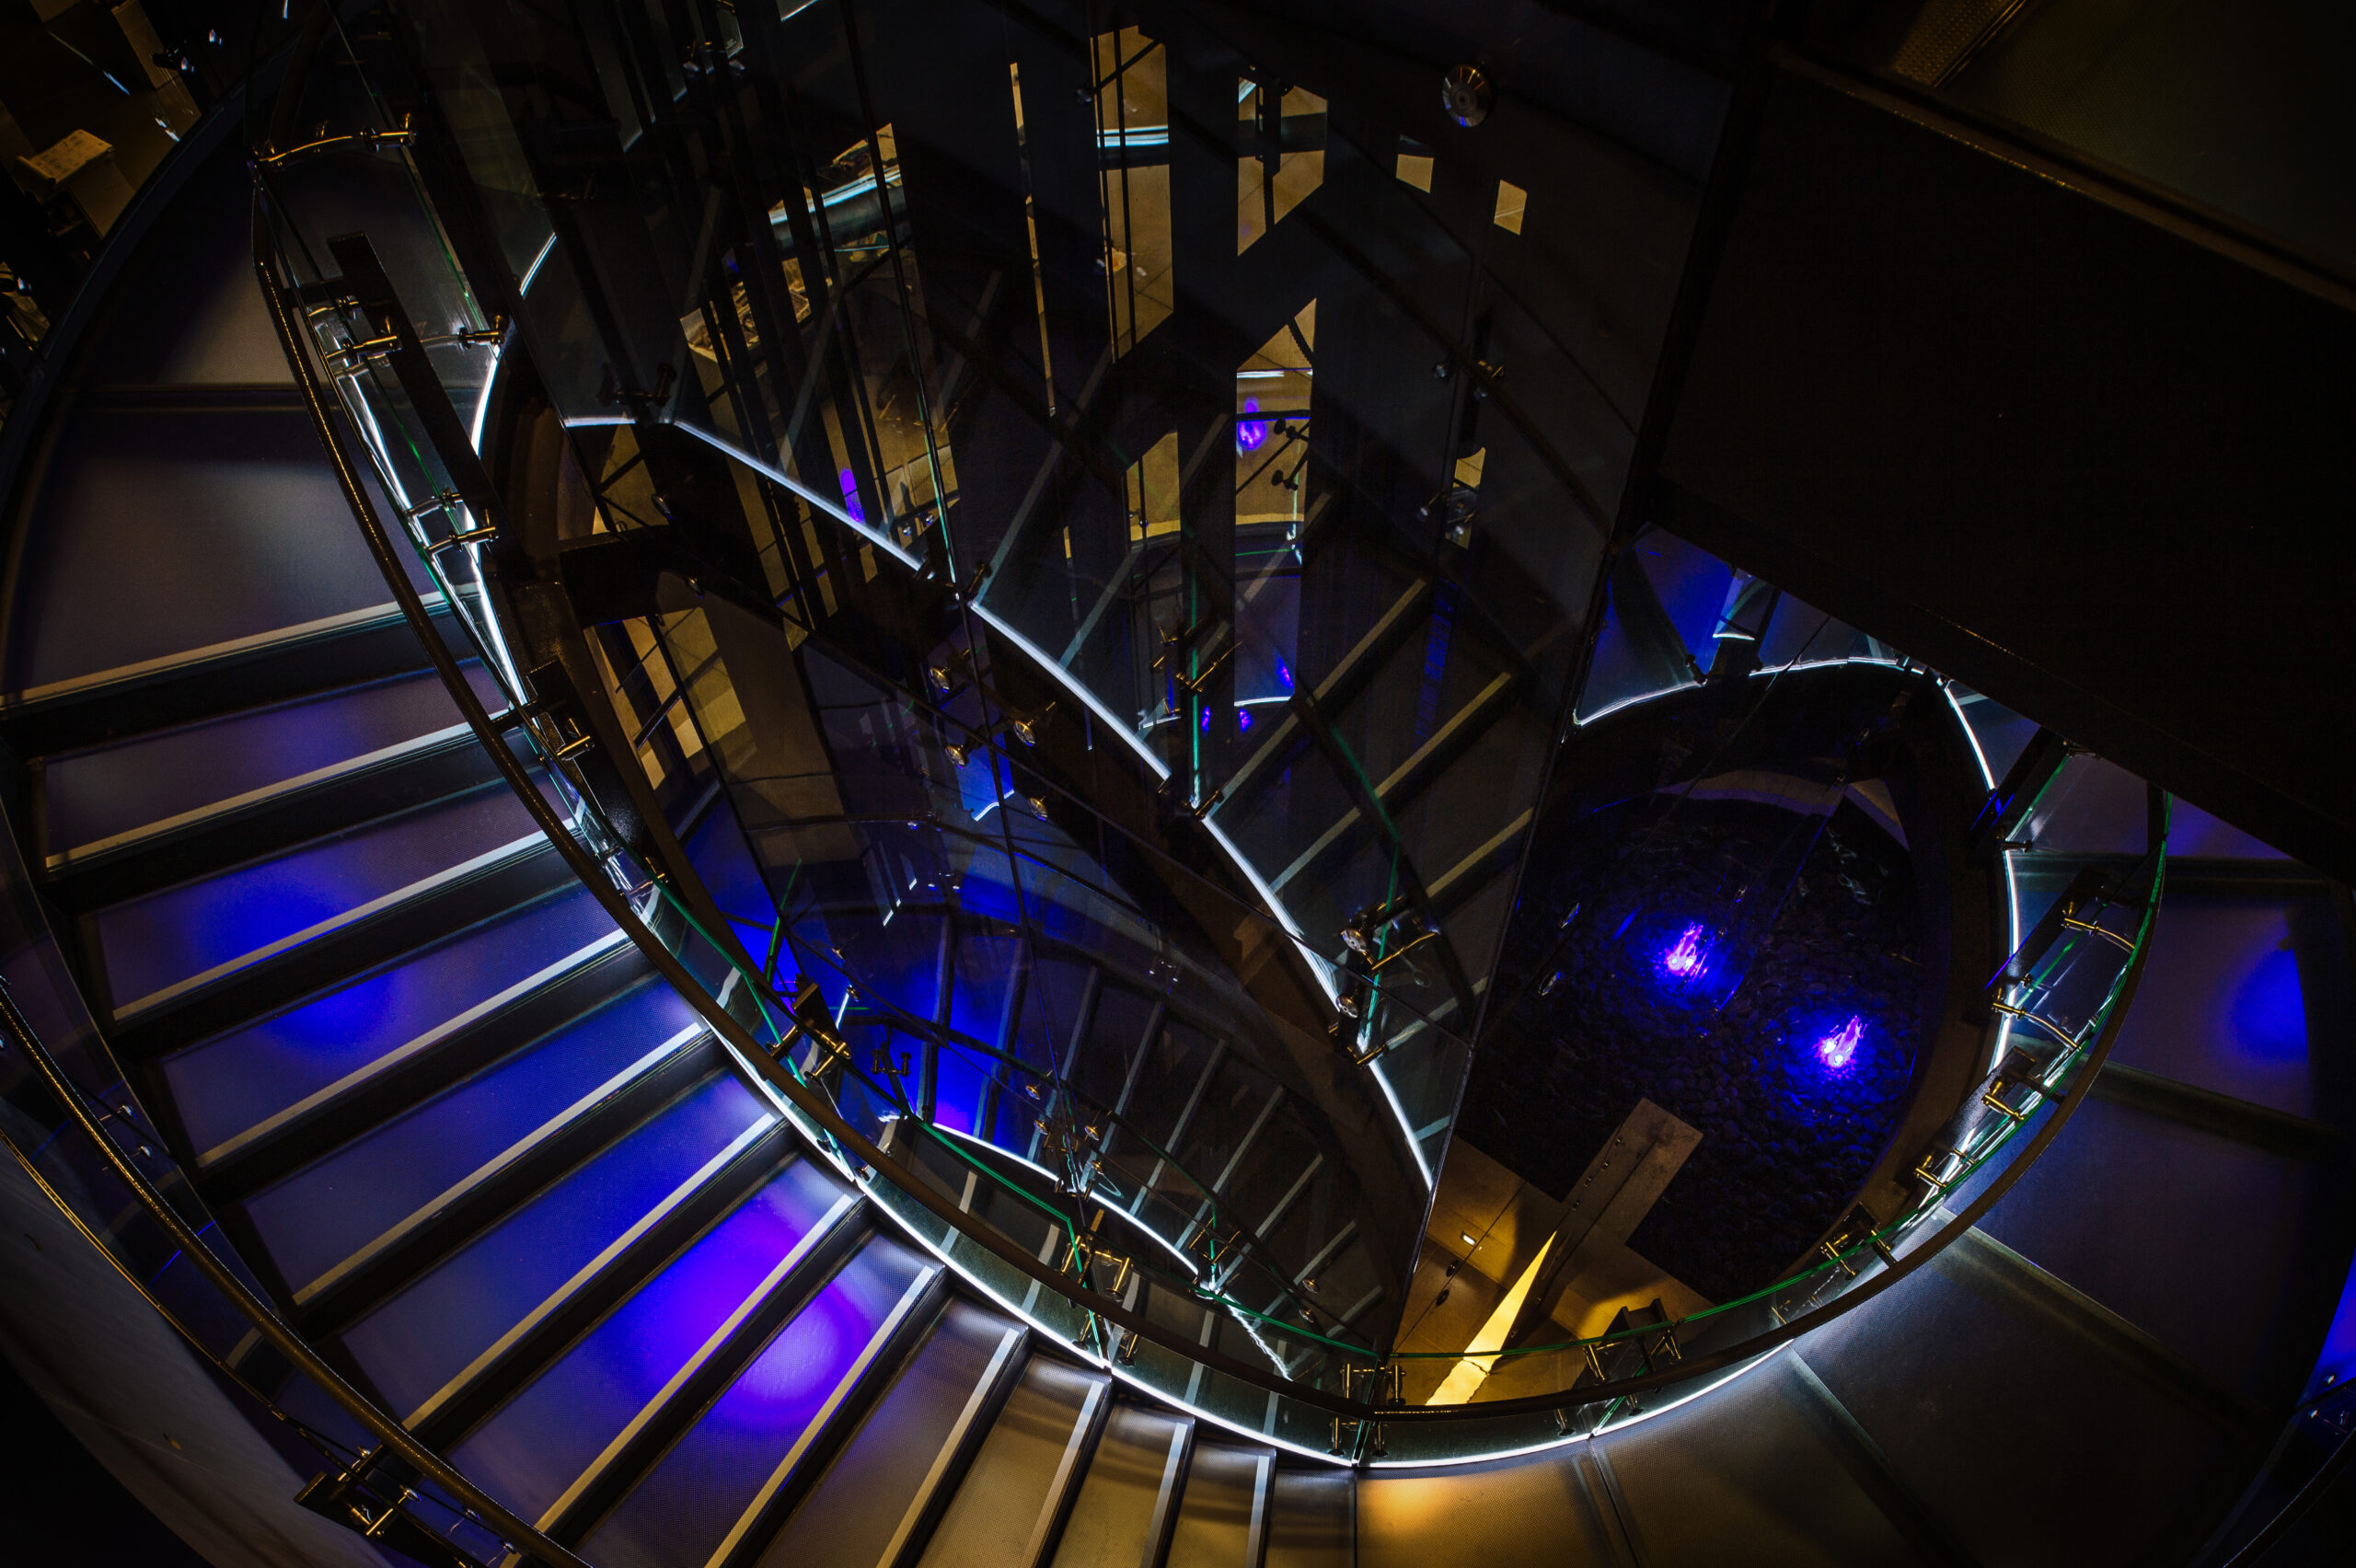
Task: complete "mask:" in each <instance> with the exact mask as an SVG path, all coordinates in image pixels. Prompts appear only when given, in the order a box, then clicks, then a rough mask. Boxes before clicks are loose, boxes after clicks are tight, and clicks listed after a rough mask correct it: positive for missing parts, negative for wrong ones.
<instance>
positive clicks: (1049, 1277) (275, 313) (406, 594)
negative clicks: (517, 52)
mask: <svg viewBox="0 0 2356 1568" xmlns="http://www.w3.org/2000/svg"><path fill="white" fill-rule="evenodd" d="M270 255H271V236H270V229H269V218H268V215H267V213H266V212H265V210H264V209H263V207H262V205H261V199H260V196H259V194H258V195H257V197H256V200H255V207H254V271H255V274H256V277H257V278H258V280H259V281H260V285H261V288H262V292H263V295H264V297H265V299H266V300H267V302H268V304H269V306H270V313H271V325H272V326H273V327H274V328H276V329H277V331H278V336H279V344H280V347H281V349H282V350H283V352H285V355H286V358H287V363H288V364H289V366H290V367H291V368H292V370H293V372H294V375H295V383H296V386H298V388H299V389H300V390H301V392H302V394H303V402H304V407H305V409H306V410H307V411H308V413H309V414H310V417H311V422H312V427H313V429H314V430H315V431H316V432H318V436H319V440H320V442H321V444H323V445H324V446H325V448H326V449H327V453H328V457H329V464H330V466H332V467H333V468H334V469H335V474H336V482H337V485H338V487H339V488H340V489H341V490H342V492H343V497H344V501H345V502H346V504H347V505H349V506H350V508H351V510H352V516H353V519H354V521H355V522H357V524H358V525H359V527H360V532H361V536H362V538H363V539H364V542H365V543H366V544H367V547H368V551H369V554H370V555H371V556H372V557H373V558H374V559H375V562H376V566H377V570H378V571H380V572H381V573H382V575H383V576H384V579H385V583H386V586H387V588H388V589H390V590H391V592H392V594H393V597H394V599H395V600H396V601H397V602H398V604H399V605H400V607H401V614H402V616H403V617H405V618H406V619H408V621H409V623H410V628H411V629H412V630H413V631H415V632H416V633H417V634H418V639H419V641H420V642H421V644H422V646H423V648H424V650H425V652H426V655H427V658H428V659H429V660H430V661H431V662H432V663H433V667H434V670H435V672H436V673H437V674H440V676H441V677H442V683H443V685H444V686H445V688H446V689H447V690H448V692H449V694H450V698H451V700H452V701H453V702H454V703H456V705H457V708H458V711H459V714H460V716H461V717H462V718H464V719H465V720H466V721H467V725H468V728H469V729H470V730H472V731H473V732H474V735H475V739H476V740H477V741H478V742H479V744H481V745H482V747H483V749H484V750H485V751H486V752H488V753H489V754H490V755H491V760H492V763H493V765H494V766H495V767H497V768H498V769H499V772H500V775H501V777H502V778H504V779H505V780H506V782H507V785H508V787H509V789H511V790H514V793H515V796H516V799H517V800H518V801H520V802H521V803H522V804H523V806H524V809H525V812H526V813H529V814H530V816H531V818H532V822H533V825H534V826H536V827H537V828H538V829H539V830H540V831H541V833H542V834H543V835H545V836H547V838H548V840H549V844H550V845H551V846H552V847H554V848H555V849H556V851H557V854H558V857H559V858H560V859H562V860H563V861H564V863H565V866H566V868H567V869H568V870H571V871H572V873H573V875H574V876H575V877H577V878H578V879H579V880H580V881H581V882H582V883H583V885H584V886H586V887H587V888H588V889H589V891H590V893H591V894H592V896H594V897H595V899H596V900H597V903H598V906H599V907H600V908H602V909H603V910H604V911H605V913H606V916H607V917H609V918H610V919H612V920H613V922H614V923H615V924H616V925H617V926H618V927H619V928H621V930H622V931H623V933H624V934H625V935H626V936H628V937H629V940H630V941H631V942H632V944H633V945H635V946H636V947H637V948H638V949H639V951H641V953H643V954H644V955H645V956H646V958H647V959H648V961H649V962H650V963H653V965H654V968H655V970H656V971H657V973H659V974H662V976H663V978H664V980H666V981H668V982H669V983H670V985H671V986H672V988H673V989H674V990H676V991H677V992H678V993H679V995H680V997H682V998H683V999H685V1000H686V1001H687V1004H688V1005H689V1006H690V1007H692V1008H694V1009H695V1010H696V1011H697V1012H698V1013H699V1015H701V1017H702V1019H703V1020H704V1022H705V1023H706V1024H707V1025H708V1026H709V1027H710V1029H711V1031H712V1032H713V1033H715V1034H716V1035H718V1036H719V1037H720V1039H721V1040H722V1042H723V1043H726V1044H727V1045H728V1046H729V1047H730V1049H731V1051H732V1052H733V1054H734V1055H735V1056H736V1057H737V1058H738V1060H739V1061H740V1062H741V1063H742V1064H743V1065H744V1066H747V1067H749V1068H750V1069H751V1070H753V1071H754V1072H756V1073H757V1074H759V1075H760V1077H761V1078H762V1079H763V1080H764V1081H765V1082H766V1083H767V1084H768V1086H769V1087H770V1088H771V1089H772V1090H775V1091H776V1092H777V1093H778V1094H780V1096H782V1097H783V1098H784V1099H786V1100H788V1101H791V1102H792V1103H793V1104H794V1106H795V1107H796V1108H797V1109H799V1110H800V1111H801V1112H802V1113H803V1114H804V1115H806V1116H808V1117H809V1118H810V1119H811V1120H812V1121H814V1122H815V1123H816V1124H818V1126H819V1128H820V1129H821V1130H822V1131H823V1132H825V1133H826V1136H828V1137H830V1138H832V1139H833V1140H834V1141H835V1142H837V1144H839V1145H840V1146H842V1147H844V1148H845V1149H847V1150H849V1152H850V1153H851V1154H852V1155H854V1156H856V1157H857V1158H858V1159H859V1160H860V1162H861V1163H863V1164H865V1165H867V1166H869V1167H871V1168H872V1169H873V1170H876V1171H877V1172H879V1173H881V1174H882V1175H883V1176H884V1177H885V1178H886V1179H887V1180H889V1181H891V1182H892V1183H893V1184H894V1185H895V1186H897V1187H899V1188H901V1189H902V1190H903V1191H905V1192H906V1193H907V1194H908V1195H909V1196H910V1197H912V1198H914V1199H915V1200H916V1201H917V1202H918V1203H919V1204H921V1205H924V1207H926V1208H927V1209H929V1210H930V1211H931V1212H932V1213H933V1215H934V1216H937V1217H938V1218H939V1219H941V1222H942V1223H944V1224H946V1225H948V1226H949V1227H950V1228H953V1229H954V1230H956V1231H958V1232H959V1233H961V1234H962V1235H964V1237H965V1238H966V1239H969V1240H971V1241H972V1242H974V1243H975V1244H976V1246H978V1247H980V1248H982V1249H983V1250H984V1251H987V1252H989V1253H991V1254H993V1255H994V1256H996V1257H998V1258H999V1259H1000V1260H1001V1261H1003V1262H1006V1263H1007V1264H1009V1265H1010V1266H1011V1267H1013V1268H1016V1269H1019V1270H1020V1271H1022V1273H1023V1274H1027V1275H1029V1276H1030V1277H1032V1278H1033V1279H1034V1280H1036V1281H1038V1282H1039V1283H1040V1284H1042V1285H1044V1286H1047V1288H1049V1289H1051V1290H1054V1291H1056V1292H1057V1294H1059V1295H1061V1296H1063V1297H1065V1298H1066V1299H1068V1300H1069V1301H1071V1302H1072V1303H1073V1304H1074V1305H1076V1306H1078V1307H1080V1309H1082V1310H1084V1311H1087V1312H1090V1313H1092V1314H1094V1315H1095V1316H1097V1317H1100V1318H1103V1319H1104V1320H1106V1321H1108V1322H1112V1323H1114V1324H1117V1325H1119V1326H1120V1327H1122V1328H1125V1329H1127V1330H1130V1331H1131V1332H1135V1333H1137V1334H1139V1335H1140V1336H1142V1337H1143V1338H1146V1339H1149V1340H1151V1341H1153V1342H1154V1343H1157V1344H1161V1345H1164V1346H1166V1347H1167V1348H1170V1349H1172V1350H1175V1351H1178V1352H1180V1353H1181V1354H1183V1355H1187V1356H1189V1357H1191V1358H1192V1359H1194V1360H1195V1361H1198V1362H1201V1363H1202V1364H1203V1365H1204V1366H1209V1367H1211V1368H1213V1369H1215V1370H1217V1371H1219V1372H1223V1373H1226V1374H1227V1375H1229V1376H1230V1377H1235V1378H1242V1379H1243V1380H1245V1381H1247V1382H1250V1383H1253V1384H1254V1385H1257V1386H1259V1387H1262V1388H1265V1389H1270V1390H1271V1391H1275V1392H1278V1393H1281V1394H1285V1395H1288V1396H1289V1397H1291V1398H1294V1399H1298V1400H1300V1401H1303V1402H1304V1403H1308V1404H1311V1405H1314V1406H1316V1407H1317V1408H1319V1409H1321V1410H1324V1411H1327V1412H1331V1413H1334V1414H1337V1415H1341V1416H1344V1417H1356V1416H1357V1415H1359V1414H1361V1413H1362V1412H1365V1410H1366V1407H1365V1406H1363V1405H1361V1404H1359V1403H1358V1402H1357V1401H1354V1400H1348V1399H1344V1398H1341V1397H1339V1396H1336V1395H1333V1394H1329V1393H1326V1392H1324V1391H1323V1390H1322V1389H1311V1388H1308V1387H1305V1386H1303V1385H1301V1384H1298V1383H1292V1382H1288V1381H1286V1380H1285V1379H1283V1378H1276V1377H1272V1376H1270V1375H1269V1374H1266V1373H1264V1372H1262V1371H1261V1370H1260V1369H1259V1368H1257V1367H1255V1366H1252V1365H1251V1364H1250V1363H1248V1362H1244V1361H1241V1360H1238V1359H1237V1358H1235V1357H1233V1356H1230V1355H1225V1354H1223V1353H1221V1352H1218V1351H1214V1350H1210V1349H1208V1348H1207V1347H1205V1346H1203V1345H1201V1344H1199V1343H1195V1342H1192V1341H1190V1340H1188V1339H1186V1337H1185V1336H1184V1335H1183V1334H1177V1333H1173V1332H1171V1331H1170V1330H1168V1329H1166V1328H1164V1327H1163V1326H1162V1325H1161V1324H1160V1323H1157V1322H1155V1321H1153V1320H1151V1319H1149V1318H1148V1317H1147V1316H1145V1315H1144V1314H1142V1313H1138V1312H1133V1311H1131V1310H1130V1309H1127V1308H1126V1307H1124V1306H1123V1305H1122V1304H1121V1303H1120V1302H1118V1301H1116V1300H1114V1298H1112V1297H1108V1296H1103V1295H1100V1294H1099V1293H1097V1292H1095V1291H1093V1290H1090V1289H1087V1288H1086V1287H1084V1286H1077V1285H1075V1284H1074V1282H1073V1281H1072V1279H1071V1277H1070V1276H1069V1275H1068V1274H1063V1273H1061V1272H1059V1271H1057V1270H1055V1269H1051V1268H1049V1267H1048V1266H1047V1265H1045V1264H1044V1263H1042V1262H1039V1261H1038V1260H1037V1259H1036V1258H1034V1257H1033V1256H1031V1254H1030V1253H1029V1252H1027V1251H1024V1250H1023V1249H1022V1248H1020V1247H1017V1246H1015V1245H1014V1244H1013V1243H1012V1242H1011V1241H1009V1240H1008V1239H1005V1238H1004V1237H1002V1236H1000V1235H999V1234H998V1232H996V1231H995V1230H992V1229H990V1228H988V1227H987V1226H983V1225H981V1224H979V1223H978V1222H976V1221H975V1220H974V1219H972V1218H971V1217H970V1216H967V1215H966V1214H964V1212H963V1211H962V1210H960V1209H959V1208H958V1207H957V1205H955V1204H954V1203H953V1202H951V1201H950V1200H949V1199H948V1198H946V1197H945V1196H942V1195H941V1194H940V1193H936V1192H934V1191H933V1190H932V1187H931V1185H930V1183H928V1182H924V1181H922V1180H921V1179H920V1178H918V1176H917V1175H916V1174H915V1173H914V1172H912V1171H910V1170H907V1168H906V1167H905V1166H903V1165H902V1164H900V1162H899V1161H897V1160H895V1159H893V1158H892V1157H891V1156H890V1155H888V1154H886V1153H884V1152H883V1149H882V1148H881V1147H878V1146H877V1145H876V1144H874V1143H873V1142H872V1141H871V1140H870V1139H869V1138H867V1137H866V1136H864V1135H863V1134H861V1133H860V1132H859V1130H858V1129H857V1128H855V1127H853V1126H852V1125H851V1124H849V1122H847V1121H845V1120H844V1119H843V1117H842V1115H841V1114H840V1113H838V1112H837V1111H836V1109H835V1108H834V1106H833V1105H832V1104H830V1103H829V1102H828V1101H826V1098H825V1097H824V1096H822V1095H820V1094H818V1093H817V1092H815V1091H814V1090H811V1089H810V1088H808V1087H807V1086H806V1085H804V1084H803V1083H802V1082H801V1081H800V1080H799V1079H798V1078H795V1077H794V1076H793V1075H792V1074H791V1072H790V1071H788V1070H787V1069H786V1068H785V1067H783V1066H780V1064H778V1063H777V1062H775V1061H773V1060H772V1059H771V1058H770V1057H769V1055H768V1052H766V1051H765V1050H763V1049H762V1048H761V1047H760V1045H759V1043H757V1042H756V1041H755V1040H754V1038H753V1036H752V1035H751V1033H750V1032H747V1031H746V1030H745V1026H744V1025H743V1024H742V1023H741V1022H739V1021H738V1020H736V1019H735V1018H734V1017H733V1016H732V1015H731V1014H730V1013H729V1012H728V1011H727V1010H726V1009H724V1008H722V1006H721V1005H720V1004H719V1002H718V1001H717V1000H715V999H714V998H713V997H711V995H710V993H709V992H707V991H706V990H705V989H704V987H703V986H701V985H699V984H698V983H697V981H696V978H695V976H694V975H693V974H690V973H689V972H688V970H687V966H686V964H684V963H681V962H680V960H679V958H678V956H677V955H676V953H674V952H672V951H671V950H670V949H669V948H668V947H666V946H664V944H663V942H661V941H660V940H657V939H656V937H655V936H654V934H653V932H652V931H651V930H649V929H648V928H647V927H646V925H645V922H644V921H642V920H641V919H640V917H639V915H638V912H637V911H636V910H635V909H634V908H632V907H631V906H630V904H629V900H628V899H626V898H624V897H623V896H622V894H621V891H620V889H618V888H617V887H616V886H615V885H614V882H613V879H612V878H611V877H610V876H608V875H606V872H605V870H604V868H603V867H601V866H600V865H599V864H598V863H597V862H596V861H595V860H594V859H591V858H590V856H589V854H588V852H587V851H586V850H584V849H583V847H581V844H580V842H579V840H577V839H576V838H574V836H572V831H571V830H570V829H569V828H568V827H566V825H565V824H564V823H563V821H562V819H561V818H560V817H559V816H558V815H557V814H556V812H555V811H554V809H553V808H551V807H550V806H549V803H548V801H547V800H546V799H545V798H543V797H542V795H541V793H540V791H539V790H538V789H537V788H536V787H535V786H534V785H533V783H532V780H531V777H530V775H529V774H527V773H526V772H525V770H524V766H523V764H521V763H520V762H518V761H516V759H515V756H514V753H513V752H511V751H510V750H509V749H508V747H507V744H506V741H505V738H504V737H503V736H502V733H501V732H500V731H499V729H498V727H497V726H496V725H495V724H494V723H493V722H492V721H491V715H490V714H489V712H488V711H487V710H486V709H484V708H483V705H482V699H481V698H479V697H477V696H476V695H475V690H474V687H473V686H472V685H471V684H470V683H469V682H468V680H467V678H466V675H465V674H464V673H463V672H462V671H460V670H459V668H458V663H457V660H456V657H455V656H454V655H453V654H452V653H451V651H450V650H449V649H448V648H447V647H446V646H445V645H444V643H443V640H442V639H441V637H440V636H439V635H438V634H437V633H436V632H435V630H434V628H433V623H432V621H431V619H430V617H428V616H427V614H426V610H425V605H424V602H423V600H422V599H421V598H420V597H419V595H418V592H417V589H416V587H415V586H414V585H413V584H412V583H411V582H410V578H409V573H408V572H407V571H405V570H404V569H403V568H402V565H401V561H400V558H399V556H398V554H397V553H396V552H395V550H394V548H393V545H392V541H391V539H390V538H389V536H387V534H386V532H385V528H384V525H383V524H382V523H381V522H379V521H378V520H377V518H376V514H375V507H374V505H373V504H372V503H371V502H370V501H369V499H368V496H367V492H366V491H365V490H364V489H363V488H362V486H361V483H360V480H359V477H358V475H357V473H356V472H355V471H354V470H353V468H352V462H351V459H350V458H349V457H348V456H347V455H345V453H344V451H343V447H342V444H341V441H340V440H339V439H338V436H337V432H336V428H335V422H334V420H333V418H332V416H331V414H330V413H329V409H328V406H327V403H326V400H325V397H324V395H323V393H322V392H321V389H320V387H319V385H318V378H317V377H316V376H315V375H313V374H312V372H311V367H310V363H309V361H308V359H307V358H306V357H305V355H304V352H303V348H302V342H301V340H300V339H299V338H298V337H297V336H296V334H295V324H294V318H293V316H292V314H291V312H290V310H289V308H288V305H287V301H286V297H285V294H284V292H283V290H282V289H281V287H280V286H279V282H278V279H277V278H276V276H275V275H274V274H273V271H272V269H271V263H270Z"/></svg>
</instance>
